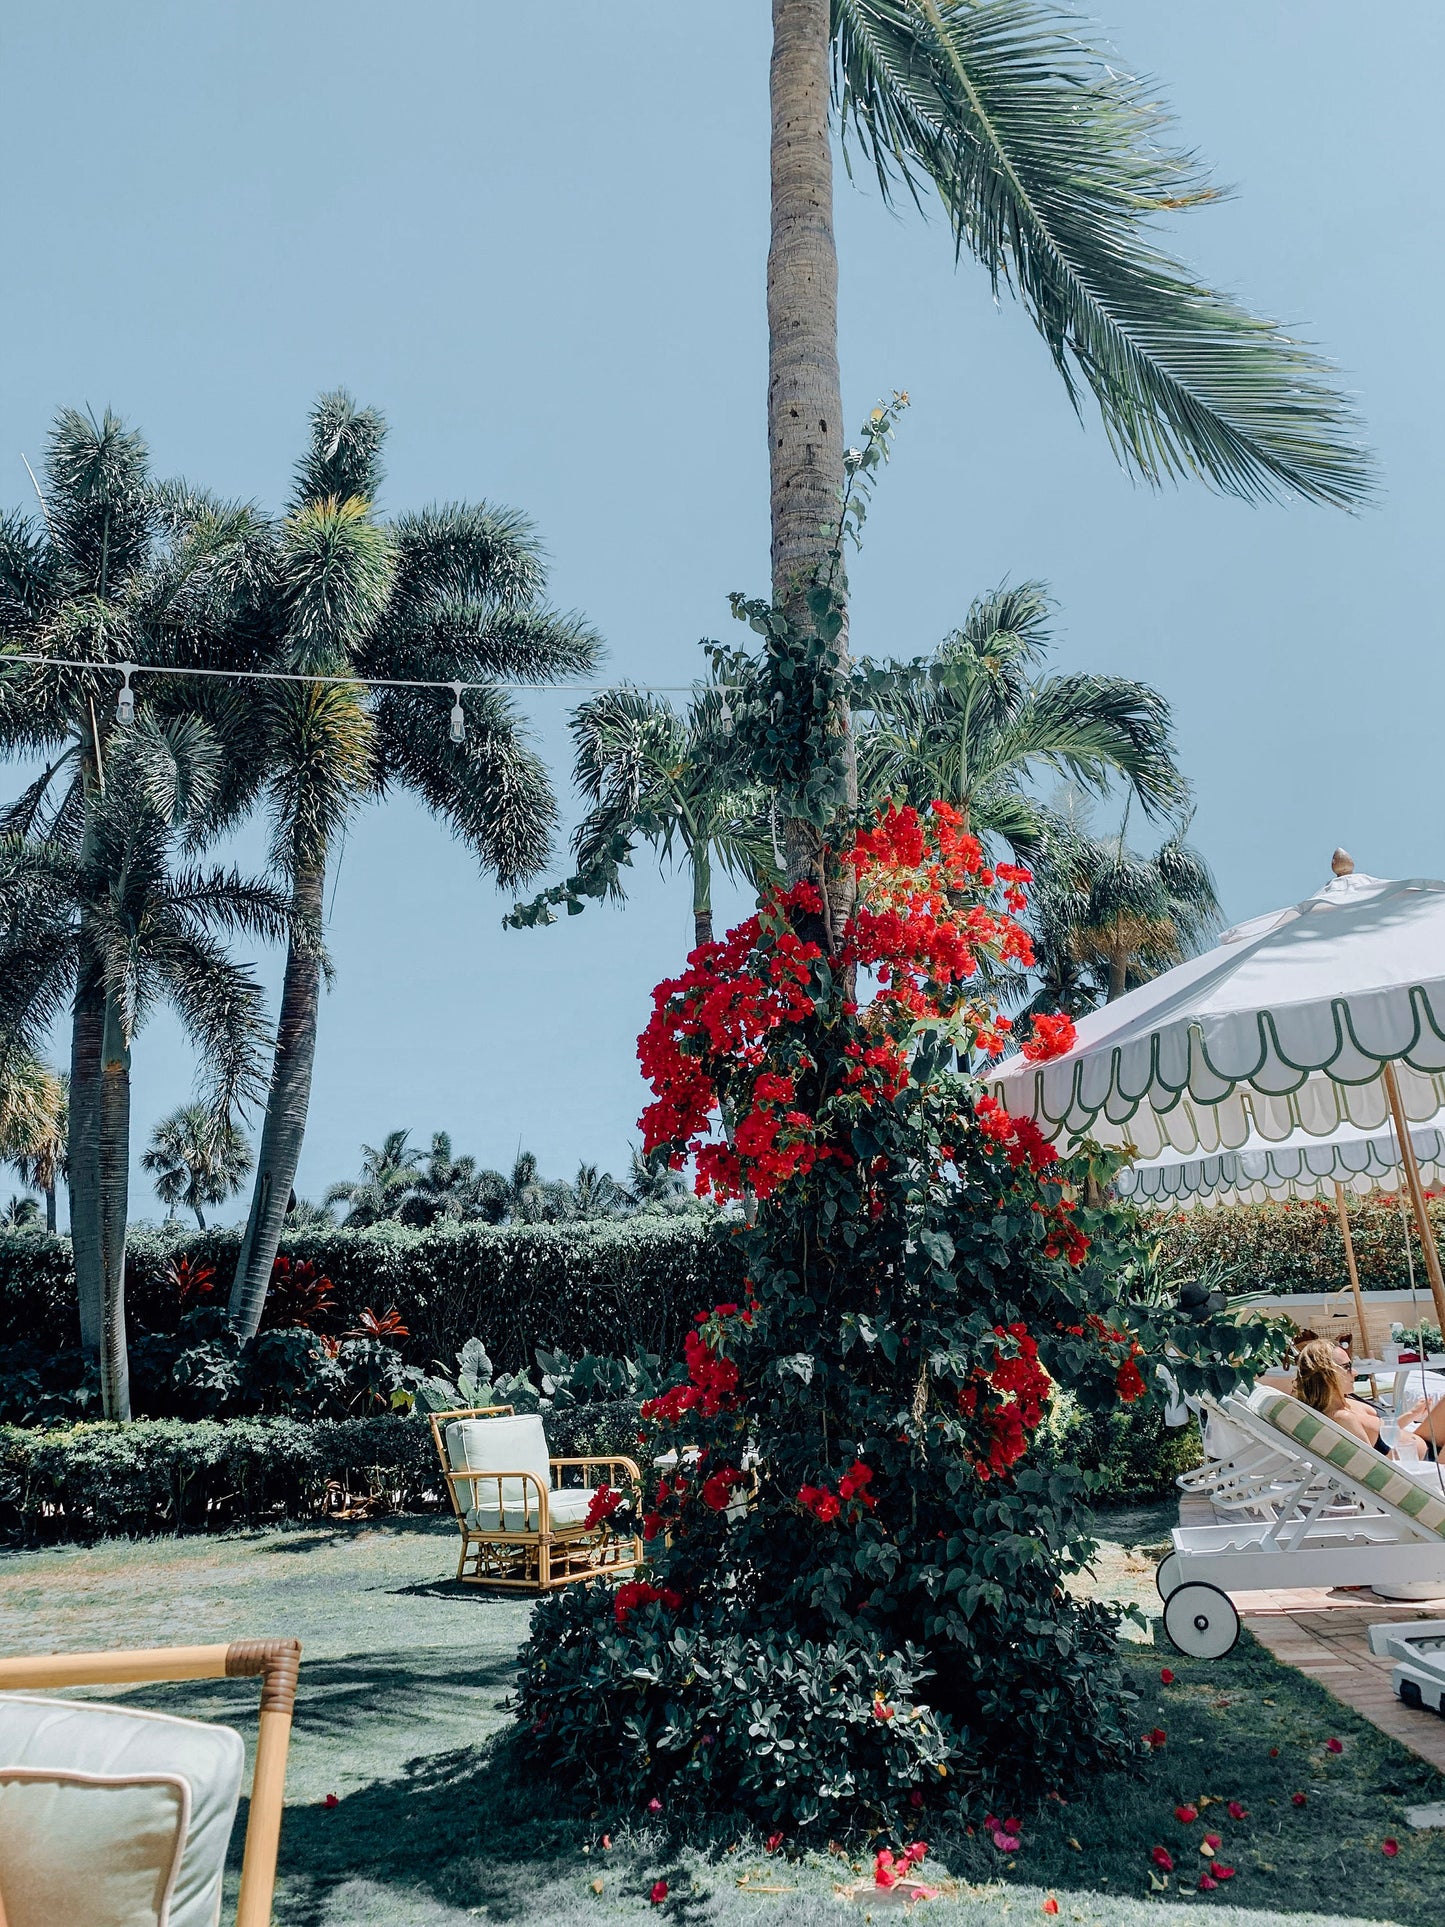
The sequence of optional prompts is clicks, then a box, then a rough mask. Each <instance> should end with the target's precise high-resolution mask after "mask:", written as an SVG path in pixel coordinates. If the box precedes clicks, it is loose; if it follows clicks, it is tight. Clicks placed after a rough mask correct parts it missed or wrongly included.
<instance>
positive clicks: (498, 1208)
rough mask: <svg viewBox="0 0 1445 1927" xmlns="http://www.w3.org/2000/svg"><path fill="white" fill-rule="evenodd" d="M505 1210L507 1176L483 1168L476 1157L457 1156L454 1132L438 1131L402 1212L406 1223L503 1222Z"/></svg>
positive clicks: (403, 1220) (401, 1214)
mask: <svg viewBox="0 0 1445 1927" xmlns="http://www.w3.org/2000/svg"><path fill="white" fill-rule="evenodd" d="M505 1210H506V1179H505V1178H503V1176H502V1175H501V1173H500V1172H499V1171H483V1170H479V1169H478V1168H477V1161H476V1159H475V1158H473V1157H467V1156H465V1155H464V1156H462V1157H455V1156H453V1154H452V1140H451V1135H450V1133H449V1132H447V1131H436V1132H434V1133H433V1135H432V1141H431V1151H430V1153H429V1154H428V1157H427V1161H426V1163H425V1164H424V1165H423V1166H422V1167H421V1170H420V1171H419V1172H418V1174H417V1179H416V1183H415V1184H414V1185H413V1187H412V1190H411V1194H410V1196H409V1197H408V1198H407V1199H406V1200H405V1201H404V1203H403V1204H402V1207H401V1211H400V1214H399V1215H400V1217H401V1220H402V1222H403V1223H404V1224H414V1225H429V1224H436V1223H437V1221H438V1220H439V1219H442V1218H450V1219H456V1220H458V1221H460V1222H463V1223H466V1222H475V1221H478V1220H479V1221H481V1222H482V1223H484V1224H499V1223H500V1222H501V1219H502V1217H503V1214H504V1212H505Z"/></svg>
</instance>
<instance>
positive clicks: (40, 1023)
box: [0, 708, 317, 1418]
mask: <svg viewBox="0 0 1445 1927" xmlns="http://www.w3.org/2000/svg"><path fill="white" fill-rule="evenodd" d="M218 769H219V757H218V754H217V745H216V742H215V739H214V738H213V736H212V735H211V733H210V731H209V730H208V729H207V728H206V726H205V725H204V724H201V723H199V722H196V721H195V720H194V719H191V720H190V721H189V722H187V721H182V722H170V723H162V722H161V721H159V720H158V719H157V718H156V717H155V716H154V715H152V714H151V713H150V711H149V710H148V709H147V708H142V710H141V711H140V712H139V713H138V714H137V716H136V719H135V721H134V722H133V723H132V724H131V725H130V726H129V727H127V728H124V729H120V730H117V731H115V732H113V733H112V734H111V736H110V738H109V741H108V744H107V747H106V753H105V756H104V760H103V771H104V788H103V789H102V788H100V787H99V784H98V785H97V792H96V796H95V797H94V799H92V800H91V801H90V802H89V803H88V805H87V807H86V809H85V811H84V814H83V816H81V815H80V814H79V813H77V814H76V815H75V816H73V817H67V816H66V814H65V812H64V806H62V809H61V812H60V813H59V815H58V817H57V818H55V819H53V820H52V821H51V823H50V826H49V832H50V833H49V835H48V836H46V837H43V838H42V837H40V836H31V837H22V836H13V835H12V836H9V837H6V838H5V839H3V840H0V1056H6V1055H10V1054H12V1053H14V1054H24V1053H30V1054H33V1053H34V1051H35V1049H36V1047H37V1045H38V1042H39V1040H40V1039H41V1038H42V1037H43V1036H44V1034H45V1032H46V1031H47V1029H48V1028H49V1026H50V1024H51V1023H52V1022H53V1021H54V1019H55V1017H56V1016H57V1015H58V1014H59V1013H60V1011H61V1010H62V1009H63V1008H64V1006H65V1004H66V1002H67V1001H71V1002H72V1003H73V1004H74V1005H75V1006H76V1007H77V1008H83V1007H85V1004H86V1000H87V999H89V998H91V997H92V996H93V998H94V1004H95V1008H96V1009H97V1010H98V1012H99V1013H100V1022H99V1025H98V1029H99V1032H100V1035H99V1037H98V1039H94V1040H92V1039H91V1038H90V1035H89V1033H88V1032H84V1033H82V1035H83V1038H84V1041H85V1042H86V1043H87V1045H89V1043H90V1042H92V1041H94V1042H96V1043H97V1044H98V1046H99V1048H98V1053H97V1055H98V1063H97V1062H95V1061H93V1060H92V1059H91V1058H89V1057H88V1056H85V1055H83V1054H82V1053H80V1052H77V1058H76V1063H77V1064H78V1065H79V1066H80V1068H81V1069H83V1070H84V1072H85V1074H86V1076H87V1077H88V1078H90V1079H91V1080H92V1081H93V1082H94V1084H96V1085H98V1089H97V1090H96V1091H95V1104H94V1108H93V1111H92V1112H91V1113H90V1114H89V1115H90V1118H91V1122H90V1123H89V1125H88V1127H87V1130H88V1133H89V1135H84V1134H78V1133H77V1130H76V1127H75V1118H74V1103H73V1102H72V1127H71V1136H70V1168H71V1185H72V1191H71V1217H72V1223H73V1224H79V1223H82V1222H84V1220H85V1212H86V1210H87V1209H88V1208H90V1205H91V1199H90V1197H89V1195H88V1194H87V1193H86V1192H85V1191H83V1189H82V1182H83V1180H82V1181H78V1178H79V1177H80V1174H81V1173H82V1172H85V1173H88V1174H90V1175H91V1176H92V1177H93V1181H94V1185H95V1196H94V1206H95V1209H94V1219H95V1223H94V1230H95V1238H96V1242H95V1245H94V1246H91V1245H89V1244H82V1242H81V1240H80V1238H79V1237H78V1236H77V1237H75V1238H74V1240H73V1242H74V1245H75V1252H76V1269H77V1274H78V1279H79V1283H80V1286H81V1290H82V1294H83V1295H82V1301H81V1302H82V1306H84V1305H85V1304H86V1302H87V1295H88V1294H91V1293H98V1297H99V1305H98V1314H99V1315H98V1317H97V1319H96V1325H97V1328H98V1331H99V1339H100V1346H99V1349H100V1365H101V1394H102V1401H103V1408H104V1411H105V1415H106V1416H107V1417H108V1418H128V1417H129V1416H130V1398H129V1374H128V1366H127V1352H126V1335H125V1238H126V1217H127V1206H128V1201H129V1178H130V1058H131V1043H132V1040H133V1038H134V1037H135V1034H136V1032H137V1031H138V1030H139V1029H140V1027H141V1025H142V1024H143V1023H144V1021H145V1019H146V1017H147V1016H148V1015H149V1014H150V1012H151V1010H152V1009H153V1008H154V1007H155V1005H156V1004H157V1003H160V1002H166V1003H169V1004H170V1005H171V1007H172V1008H173V1009H174V1010H175V1012H176V1014H177V1015H178V1016H179V1018H180V1020H181V1022H182V1024H183V1026H184V1027H185V1029H186V1030H187V1032H188V1033H189V1035H190V1037H191V1039H192V1041H193V1043H194V1044H195V1046H196V1049H197V1053H198V1056H199V1058H200V1064H201V1069H202V1073H203V1075H204V1077H205V1079H206V1081H207V1083H208V1084H209V1086H210V1107H211V1109H212V1110H213V1111H214V1112H215V1113H216V1114H218V1115H225V1116H228V1115H229V1114H230V1113H231V1111H232V1110H233V1109H234V1108H235V1107H236V1106H237V1105H239V1104H242V1103H244V1102H246V1101H247V1100H248V1099H251V1098H254V1097H257V1096H259V1094H260V1085H259V1073H260V1063H261V1058H260V1053H261V1050H262V1047H263V1044H264V1031H263V1028H262V1022H261V1009H262V998H261V990H260V986H259V985H258V984H257V982H256V980H255V978H254V976H253V975H252V974H251V972H250V971H249V970H248V969H246V968H244V967H242V966H241V965H239V964H237V963H235V962H233V961H232V959H231V958H230V957H229V956H228V955H227V954H226V950H225V948H224V944H223V941H222V939H223V937H224V936H225V935H227V934H229V933H231V932H248V933H251V934H253V935H256V936H259V937H262V938H265V939H270V940H280V939H285V938H288V937H289V936H291V935H292V934H293V925H292V915H291V908H290V904H289V902H288V900H287V898H286V897H285V896H284V895H280V894H278V893H277V892H276V891H274V890H272V889H270V888H269V887H268V886H267V885H266V884H265V883H263V882H258V881H255V880H252V879H247V878H243V877H241V876H239V875H237V873H236V872H235V871H233V870H223V869H219V868H216V869H209V870H200V869H196V868H194V867H187V866H185V865H183V864H181V863H179V862H178V861H177V860H176V859H177V857H178V856H179V855H183V854H184V853H185V851H186V849H187V848H188V846H189V845H190V843H191V842H192V841H193V840H194V838H195V836H196V835H198V834H200V833H202V832H204V830H205V829H206V827H207V826H208V824H209V822H210V820H211V809H212V805H213V801H214V789H215V785H216V783H217V781H218V776H217V772H218ZM97 773H98V775H99V773H100V772H99V768H98V772H97ZM309 940H310V941H312V942H315V941H316V940H317V939H316V937H315V935H314V933H312V934H311V936H310V939H309ZM97 1072H98V1075H97ZM76 1079H77V1070H76V1069H75V1068H74V1067H73V1068H72V1073H71V1089H72V1094H73V1093H74V1090H75V1085H76ZM83 1264H84V1265H87V1266H90V1267H93V1273H94V1275H93V1276H91V1275H88V1274H87V1272H86V1271H83V1270H82V1265H83Z"/></svg>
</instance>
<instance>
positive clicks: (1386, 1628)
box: [1369, 1619, 1445, 1719]
mask: <svg viewBox="0 0 1445 1927" xmlns="http://www.w3.org/2000/svg"><path fill="white" fill-rule="evenodd" d="M1369 1637H1370V1651H1371V1652H1372V1653H1378V1654H1379V1655H1380V1657H1381V1658H1382V1659H1393V1660H1394V1661H1395V1662H1396V1664H1395V1668H1394V1670H1393V1672H1392V1673H1391V1674H1390V1683H1391V1685H1392V1686H1393V1687H1394V1689H1395V1691H1396V1692H1397V1693H1398V1694H1399V1696H1400V1699H1401V1700H1402V1701H1403V1703H1404V1704H1405V1705H1406V1706H1412V1707H1414V1708H1416V1710H1417V1711H1418V1710H1420V1709H1423V1708H1425V1707H1429V1708H1430V1710H1431V1711H1432V1712H1435V1713H1438V1714H1440V1716H1441V1717H1442V1719H1445V1619H1407V1620H1404V1621H1400V1622H1397V1623H1395V1624H1393V1625H1377V1626H1371V1628H1370V1635H1369Z"/></svg>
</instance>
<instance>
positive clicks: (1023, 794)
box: [857, 582, 1188, 850]
mask: <svg viewBox="0 0 1445 1927" xmlns="http://www.w3.org/2000/svg"><path fill="white" fill-rule="evenodd" d="M1049 611H1050V604H1049V600H1048V597H1047V595H1046V594H1045V592H1044V589H1043V587H1042V585H1041V584H1039V583H1037V582H1025V583H1022V584H1020V585H1019V586H1018V587H1016V588H1009V587H1007V586H1005V587H1003V588H1000V589H996V590H994V592H993V593H992V594H991V595H986V596H981V597H980V598H979V599H978V601H976V602H975V603H974V604H973V606H972V608H971V609H970V610H969V612H968V615H967V617H966V618H965V620H964V623H963V626H962V628H960V629H957V630H955V631H954V633H953V634H952V635H951V636H949V637H947V639H946V640H945V641H944V642H943V643H942V644H940V646H939V648H938V649H937V650H936V651H935V653H934V654H933V656H932V657H929V658H925V659H920V660H915V661H913V662H908V663H892V664H887V665H883V666H879V667H869V668H866V669H864V670H862V671H860V673H859V676H858V678H857V687H858V696H857V705H858V707H859V709H860V710H861V711H862V712H863V714H864V715H865V717H866V721H865V724H864V727H863V729H862V731H861V732H860V738H859V746H858V762H859V787H860V790H861V792H862V794H863V795H864V796H866V797H869V798H872V799H874V800H881V799H882V798H883V797H886V796H891V797H893V798H894V800H895V801H897V802H899V803H903V802H910V803H914V804H916V805H919V806H922V805H924V804H927V803H929V802H931V801H933V800H934V799H935V798H942V799H943V800H944V801H945V802H948V803H952V804H953V805H954V807H955V808H956V809H958V810H960V811H962V813H963V816H964V819H965V822H966V823H967V824H968V825H969V827H971V828H972V830H973V832H974V834H975V835H978V836H984V835H988V834H995V835H999V836H1002V837H1004V838H1005V839H1006V840H1007V841H1008V842H1010V843H1011V844H1013V845H1014V846H1015V848H1017V849H1021V850H1027V849H1028V848H1030V847H1031V845H1032V843H1033V842H1034V840H1035V839H1036V838H1037V836H1038V834H1039V832H1040V830H1041V829H1042V827H1043V823H1044V820H1045V819H1044V816H1043V814H1042V812H1041V811H1040V809H1039V806H1038V804H1037V802H1036V801H1035V800H1034V798H1033V797H1032V796H1031V795H1030V793H1029V792H1028V790H1027V789H1026V787H1025V782H1026V779H1027V778H1028V777H1029V776H1030V775H1031V774H1033V773H1034V772H1036V771H1037V770H1039V769H1040V768H1044V769H1050V770H1054V771H1057V772H1058V773H1060V774H1062V775H1064V776H1066V777H1069V778H1072V779H1073V781H1074V782H1075V783H1076V784H1079V785H1082V786H1083V787H1085V788H1087V789H1091V790H1094V791H1100V790H1102V789H1104V788H1105V787H1106V785H1107V784H1108V782H1109V780H1110V778H1113V777H1122V778H1123V780H1124V781H1125V782H1126V783H1127V784H1128V785H1129V787H1130V789H1131V790H1132V792H1133V794H1134V795H1135V796H1137V797H1138V798H1139V800H1140V802H1141V803H1142V804H1143V806H1144V808H1145V809H1146V810H1147V811H1149V812H1150V813H1151V814H1157V813H1162V812H1165V811H1167V810H1171V809H1174V808H1176V807H1178V806H1179V805H1180V804H1181V803H1183V801H1184V800H1185V798H1186V796H1187V794H1188V792H1187V788H1186V785H1185V782H1184V779H1183V777H1182V776H1181V775H1180V773H1179V770H1178V768H1177V766H1176V764H1175V761H1174V743H1173V730H1172V725H1171V722H1170V717H1169V706H1168V704H1167V703H1166V702H1165V700H1164V698H1163V697H1162V696H1161V695H1159V694H1158V692H1157V691H1156V690H1153V689H1151V688H1150V687H1149V686H1148V684H1147V683H1140V682H1133V681H1130V680H1128V679H1126V678H1124V677H1121V676H1098V675H1089V674H1078V673H1075V674H1066V675H1058V676H1041V675H1039V673H1038V670H1039V667H1040V664H1041V663H1042V661H1043V658H1044V656H1045V653H1046V651H1047V649H1048V642H1049V635H1048V622H1049Z"/></svg>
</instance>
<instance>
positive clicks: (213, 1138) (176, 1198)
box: [141, 1104, 252, 1231]
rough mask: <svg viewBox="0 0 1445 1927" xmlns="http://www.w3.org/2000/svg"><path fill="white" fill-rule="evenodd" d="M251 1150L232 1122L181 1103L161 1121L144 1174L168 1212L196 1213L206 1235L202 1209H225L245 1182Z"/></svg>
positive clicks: (144, 1162) (146, 1155) (147, 1154)
mask: <svg viewBox="0 0 1445 1927" xmlns="http://www.w3.org/2000/svg"><path fill="white" fill-rule="evenodd" d="M251 1164H252V1158H251V1146H250V1143H249V1141H248V1139H247V1137H246V1134H245V1132H244V1131H242V1130H240V1129H238V1127H237V1126H236V1124H235V1123H234V1122H233V1120H232V1119H231V1118H229V1117H224V1116H220V1117H218V1116H217V1115H216V1113H215V1112H214V1111H213V1110H211V1109H210V1108H209V1107H208V1106H207V1105H204V1104H183V1105H181V1107H180V1109H179V1110H175V1111H172V1112H171V1114H170V1116H169V1117H163V1118H162V1119H161V1121H160V1123H159V1124H157V1125H156V1127H155V1129H154V1131H152V1133H151V1141H150V1144H149V1146H148V1147H147V1149H146V1150H145V1151H144V1152H143V1153H142V1155H141V1169H142V1170H144V1171H149V1172H150V1173H151V1175H152V1177H153V1178H154V1179H155V1189H156V1196H157V1197H158V1198H159V1199H160V1201H161V1203H162V1204H163V1205H165V1207H166V1209H167V1210H168V1211H170V1212H174V1211H176V1210H177V1209H181V1210H185V1211H194V1212H195V1214H196V1223H197V1224H198V1225H199V1226H200V1228H201V1230H202V1231H204V1230H205V1228H206V1218H205V1212H204V1210H203V1208H202V1207H203V1206H205V1205H217V1204H224V1203H225V1202H226V1200H227V1198H230V1197H233V1196H234V1195H235V1193H236V1192H237V1191H239V1190H240V1188H241V1186H242V1185H243V1184H244V1183H245V1181H246V1176H247V1173H248V1172H249V1171H250V1169H251Z"/></svg>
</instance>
